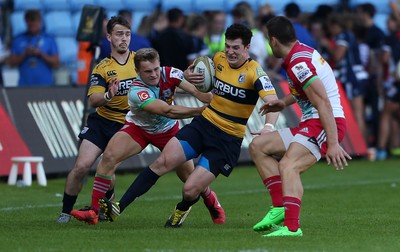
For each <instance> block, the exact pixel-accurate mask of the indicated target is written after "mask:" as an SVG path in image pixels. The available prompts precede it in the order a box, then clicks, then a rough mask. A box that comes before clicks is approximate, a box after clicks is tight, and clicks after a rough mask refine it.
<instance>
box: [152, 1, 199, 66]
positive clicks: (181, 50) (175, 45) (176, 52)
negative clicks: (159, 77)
mask: <svg viewBox="0 0 400 252" xmlns="http://www.w3.org/2000/svg"><path fill="white" fill-rule="evenodd" d="M167 17H168V27H167V28H166V29H165V30H164V31H162V32H161V33H160V35H159V36H158V39H157V41H156V42H155V44H154V45H153V46H154V48H155V49H156V50H157V51H158V52H159V54H160V61H161V65H162V66H172V67H176V68H178V69H186V68H187V67H188V65H189V63H191V62H190V61H189V58H188V56H189V55H190V53H192V52H193V43H192V38H191V36H190V35H189V34H187V33H186V32H185V31H184V30H183V25H184V23H185V15H184V14H183V11H182V10H181V9H179V8H172V9H170V10H168V12H167Z"/></svg>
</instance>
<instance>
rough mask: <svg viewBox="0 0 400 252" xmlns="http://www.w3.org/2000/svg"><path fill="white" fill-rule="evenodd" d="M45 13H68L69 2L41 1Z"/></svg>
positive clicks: (56, 0)
mask: <svg viewBox="0 0 400 252" xmlns="http://www.w3.org/2000/svg"><path fill="white" fill-rule="evenodd" d="M42 3H43V7H44V9H45V11H70V10H71V5H70V2H69V0H42Z"/></svg>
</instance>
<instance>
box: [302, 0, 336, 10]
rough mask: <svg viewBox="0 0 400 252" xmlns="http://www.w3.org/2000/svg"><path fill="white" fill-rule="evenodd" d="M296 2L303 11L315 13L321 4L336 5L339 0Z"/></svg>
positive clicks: (304, 0)
mask: <svg viewBox="0 0 400 252" xmlns="http://www.w3.org/2000/svg"><path fill="white" fill-rule="evenodd" d="M296 3H297V4H298V5H299V7H300V10H301V12H303V13H313V12H315V11H316V10H317V7H318V6H319V5H321V4H325V5H330V6H334V5H337V4H338V3H339V1H338V0H297V1H296Z"/></svg>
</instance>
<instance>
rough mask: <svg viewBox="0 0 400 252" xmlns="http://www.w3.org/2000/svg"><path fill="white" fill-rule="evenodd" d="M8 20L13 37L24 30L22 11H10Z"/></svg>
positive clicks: (23, 14) (23, 13)
mask: <svg viewBox="0 0 400 252" xmlns="http://www.w3.org/2000/svg"><path fill="white" fill-rule="evenodd" d="M10 22H11V30H12V35H13V37H14V36H16V35H18V34H20V33H23V32H25V31H26V23H25V12H24V11H15V12H13V13H11V17H10Z"/></svg>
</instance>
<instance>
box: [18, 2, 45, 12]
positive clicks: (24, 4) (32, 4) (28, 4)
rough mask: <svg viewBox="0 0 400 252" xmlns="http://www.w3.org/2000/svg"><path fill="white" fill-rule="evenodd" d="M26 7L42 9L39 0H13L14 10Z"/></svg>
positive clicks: (25, 8)
mask: <svg viewBox="0 0 400 252" xmlns="http://www.w3.org/2000/svg"><path fill="white" fill-rule="evenodd" d="M28 9H38V10H42V9H43V4H42V1H41V0H14V11H24V10H28Z"/></svg>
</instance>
